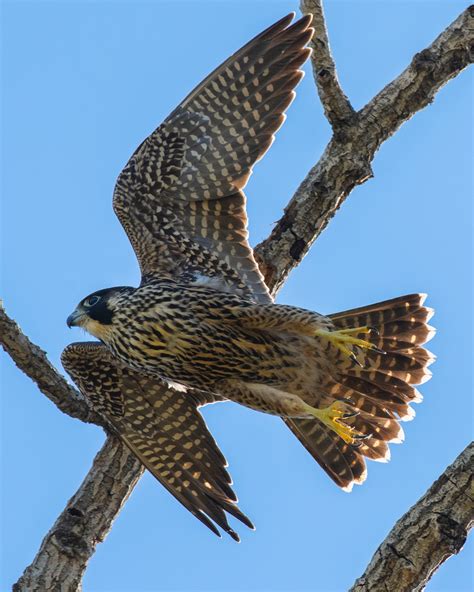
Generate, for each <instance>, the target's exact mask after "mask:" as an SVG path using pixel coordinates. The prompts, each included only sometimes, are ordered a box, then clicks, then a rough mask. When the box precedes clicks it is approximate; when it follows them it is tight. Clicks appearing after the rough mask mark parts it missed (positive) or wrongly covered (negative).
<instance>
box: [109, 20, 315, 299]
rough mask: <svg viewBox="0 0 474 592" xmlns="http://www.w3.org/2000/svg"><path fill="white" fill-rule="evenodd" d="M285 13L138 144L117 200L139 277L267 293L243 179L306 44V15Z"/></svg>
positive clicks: (275, 119)
mask: <svg viewBox="0 0 474 592" xmlns="http://www.w3.org/2000/svg"><path fill="white" fill-rule="evenodd" d="M293 16H294V15H293V14H290V15H288V16H286V17H284V18H282V19H281V20H280V21H278V22H277V23H275V24H274V25H273V26H271V27H270V28H268V29H267V30H266V31H264V32H263V33H261V34H260V35H258V36H257V37H255V38H254V39H253V40H252V41H250V42H249V43H247V45H245V46H244V47H243V48H242V49H240V50H239V51H238V52H236V53H235V54H234V55H233V56H231V57H230V58H229V59H228V60H227V61H225V62H224V63H223V64H222V65H221V66H219V67H218V68H217V69H216V70H214V72H212V73H211V74H210V75H209V76H208V77H207V78H206V79H205V80H204V81H203V82H202V83H201V84H199V85H198V86H197V87H196V88H195V89H194V90H193V91H192V92H191V93H190V94H189V95H188V96H187V97H186V98H185V99H184V101H183V102H182V103H181V104H180V105H179V106H178V107H177V108H176V109H175V110H174V111H173V112H172V113H171V115H170V116H169V117H168V118H167V119H166V120H165V121H164V123H163V124H162V125H160V127H158V128H157V129H156V130H155V131H154V132H153V133H152V134H151V135H150V136H149V137H148V138H147V139H146V140H145V141H144V142H143V143H142V144H141V145H140V146H139V147H138V148H137V150H136V151H135V153H134V154H133V155H132V157H131V158H130V160H129V162H128V163H127V165H126V167H125V168H124V170H123V171H122V172H121V174H120V176H119V178H118V180H117V184H116V187H115V192H114V209H115V212H116V213H117V215H118V217H119V219H120V221H121V223H122V225H123V227H124V228H125V230H126V232H127V234H128V237H129V239H130V241H131V243H132V245H133V248H134V250H135V253H136V255H137V258H138V261H139V263H140V268H141V272H142V282H146V281H147V279H149V278H150V277H153V276H156V275H161V276H163V275H165V276H168V277H171V278H175V279H178V280H180V281H189V282H203V281H204V282H207V281H208V280H209V279H210V281H211V282H210V283H211V285H214V287H216V288H220V289H223V290H240V291H241V292H242V293H243V294H246V295H248V296H251V297H253V298H254V299H256V300H258V301H261V302H269V301H270V296H269V293H268V290H267V287H266V286H265V284H264V281H263V277H262V275H261V273H260V271H259V270H258V267H257V264H256V262H255V259H254V256H253V253H252V249H251V248H250V246H249V243H248V240H247V238H248V233H247V214H246V210H245V196H244V194H243V193H242V189H243V188H244V187H245V185H246V183H247V181H248V178H249V176H250V174H251V172H252V167H253V165H254V164H255V162H256V161H257V160H259V159H260V158H261V157H262V156H263V155H264V154H265V152H266V151H267V149H268V148H269V146H270V145H271V143H272V141H273V138H274V134H275V132H276V131H277V130H278V128H279V127H280V126H281V124H282V123H283V121H284V118H285V116H284V111H285V110H286V108H287V107H288V105H289V104H290V103H291V101H292V100H293V98H294V91H293V89H294V87H295V86H296V85H297V83H298V82H299V80H300V79H301V77H302V76H303V73H302V72H301V71H300V70H299V68H300V66H301V65H302V64H303V62H304V61H305V60H306V58H307V57H308V55H309V53H310V50H309V49H308V48H306V47H305V46H306V44H307V43H308V41H309V40H310V39H311V36H312V33H313V30H312V29H311V28H309V25H310V23H311V17H303V18H302V19H300V20H299V21H297V22H296V23H294V24H293V25H290V23H291V21H292V19H293Z"/></svg>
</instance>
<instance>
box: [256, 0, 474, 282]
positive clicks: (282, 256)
mask: <svg viewBox="0 0 474 592" xmlns="http://www.w3.org/2000/svg"><path fill="white" fill-rule="evenodd" d="M309 4H310V2H303V5H302V9H303V11H304V10H307V6H309ZM311 4H314V5H316V6H318V5H319V6H320V2H314V0H312V2H311ZM320 14H321V13H320ZM315 17H316V18H315V20H316V23H317V21H318V14H316V15H315ZM319 18H321V17H319ZM321 28H322V27H320V26H318V25H317V24H316V30H320V29H321ZM327 51H329V50H328V49H327ZM314 55H315V57H314V58H313V61H314V62H316V66H315V69H316V72H318V69H319V68H318V64H317V61H318V60H319V58H317V57H316V52H315V53H314ZM473 59H474V6H470V7H469V8H467V9H466V10H465V11H464V12H462V13H461V14H460V16H459V17H458V18H457V19H456V20H455V21H454V22H453V23H452V24H451V25H450V26H449V27H448V28H447V29H445V30H444V31H443V33H441V35H440V36H439V37H438V38H437V39H436V40H435V41H434V42H433V43H432V44H431V45H430V46H429V47H427V48H426V49H424V50H423V51H421V52H419V53H417V54H416V55H415V57H414V58H413V60H412V61H411V63H410V65H409V66H408V67H407V68H406V69H405V70H404V71H403V72H402V73H401V74H400V75H399V76H398V77H397V78H396V79H395V80H394V81H393V82H391V83H390V84H388V85H387V86H386V87H385V88H384V89H383V90H382V91H381V92H380V93H379V94H378V95H377V96H375V97H374V98H373V99H372V100H371V101H370V102H369V103H368V104H367V105H366V106H365V107H364V108H363V109H361V111H359V112H358V113H355V114H354V116H353V118H352V119H351V120H350V122H349V123H348V124H347V125H343V126H340V127H338V128H336V129H335V131H334V135H333V137H332V139H331V141H330V142H329V144H328V146H327V147H326V149H325V151H324V153H323V155H322V157H321V158H320V160H319V162H318V163H317V164H316V165H315V166H314V167H313V168H312V169H311V170H310V171H309V173H308V175H307V176H306V178H305V179H304V181H303V182H302V183H301V185H300V186H299V188H298V189H297V191H296V193H295V195H294V197H293V198H292V199H291V201H290V203H289V204H288V206H287V207H286V208H285V213H284V215H283V217H282V218H281V219H280V220H279V221H278V222H277V224H276V226H275V228H274V229H273V231H272V233H271V235H270V236H269V238H267V239H266V240H265V241H263V242H262V243H260V244H259V245H258V247H257V249H256V251H257V255H258V258H259V262H260V264H261V267H262V270H263V271H264V273H265V279H266V281H267V283H268V284H269V285H270V286H271V287H272V289H273V290H274V291H276V290H278V289H279V288H280V287H281V285H282V284H283V282H284V281H285V279H286V278H287V276H288V274H289V273H290V271H291V270H292V269H293V268H294V267H296V266H297V265H298V264H299V263H300V262H301V260H302V258H303V257H304V255H305V254H306V253H307V251H308V249H309V248H310V246H311V245H312V244H313V242H314V241H315V239H316V238H317V237H318V236H319V235H320V234H321V232H322V231H323V230H324V229H325V228H326V226H327V224H328V222H329V220H330V219H331V218H332V217H333V216H334V214H335V213H336V211H337V210H338V208H339V207H340V206H341V204H342V202H343V201H344V200H345V199H346V197H347V196H348V195H349V193H350V192H351V191H352V190H353V189H354V187H355V186H356V185H360V184H362V183H364V182H365V181H367V179H369V178H370V177H372V168H371V162H372V160H373V158H374V155H375V152H376V151H377V150H378V148H379V147H380V145H381V144H382V143H383V142H384V141H385V140H386V139H387V138H389V137H390V136H391V135H392V134H394V133H395V132H396V131H397V129H398V128H399V127H400V126H401V125H402V123H404V122H405V121H407V120H408V119H410V118H411V117H412V116H413V115H414V114H415V113H416V112H417V111H419V110H420V109H423V108H424V107H426V106H427V105H429V104H430V103H431V102H432V101H433V99H434V97H435V95H436V93H437V92H438V91H439V90H440V88H441V87H442V86H444V85H445V84H446V83H447V82H448V81H449V80H451V79H452V78H453V77H454V76H456V75H457V74H459V72H461V70H463V69H464V68H465V67H466V66H468V65H469V64H470V63H472V61H473ZM320 86H321V85H320ZM320 92H321V91H320ZM323 96H324V93H323ZM325 100H326V99H325ZM326 102H327V101H326ZM331 104H334V102H333V103H331Z"/></svg>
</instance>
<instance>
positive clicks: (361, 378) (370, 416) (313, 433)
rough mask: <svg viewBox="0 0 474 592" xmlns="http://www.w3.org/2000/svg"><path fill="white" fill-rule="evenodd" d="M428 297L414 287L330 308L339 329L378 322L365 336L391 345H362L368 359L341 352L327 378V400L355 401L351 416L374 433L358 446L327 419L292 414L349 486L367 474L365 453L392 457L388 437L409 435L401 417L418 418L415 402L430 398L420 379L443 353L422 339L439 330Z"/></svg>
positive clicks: (317, 454)
mask: <svg viewBox="0 0 474 592" xmlns="http://www.w3.org/2000/svg"><path fill="white" fill-rule="evenodd" d="M425 298H426V295H425V294H410V295H408V296H401V297H399V298H394V299H393V300H388V301H385V302H380V303H378V304H372V305H370V306H365V307H363V308H357V309H353V310H348V311H344V312H340V313H336V314H333V315H329V318H330V319H331V320H332V322H333V323H334V325H335V329H336V330H340V329H352V328H355V327H371V328H373V329H375V331H373V332H372V333H371V334H370V336H369V337H367V335H361V338H363V339H365V340H367V341H370V342H371V343H373V344H374V345H375V346H376V347H377V348H378V349H379V350H383V351H384V352H385V353H380V352H379V351H373V350H365V349H364V350H363V351H360V350H359V351H358V352H357V358H358V360H359V362H360V364H361V365H360V366H359V365H358V364H356V363H355V362H354V361H353V360H351V359H350V358H348V357H347V356H345V355H343V354H342V353H340V352H337V353H336V354H335V358H334V359H335V368H334V372H333V373H331V374H332V376H330V377H328V382H327V386H326V388H327V390H326V393H327V395H328V397H327V399H326V402H329V403H330V402H331V401H335V400H340V399H344V400H346V401H350V404H351V406H352V407H353V408H354V411H357V412H358V414H357V415H356V416H355V417H354V418H352V419H350V420H348V423H350V424H351V426H352V427H353V428H354V429H355V430H357V432H360V433H362V434H365V435H366V436H367V438H366V439H363V440H360V442H359V443H358V444H357V445H353V446H351V445H348V444H346V443H345V442H344V441H343V440H342V439H341V438H340V437H339V436H338V435H337V434H336V433H335V432H333V431H331V430H328V429H327V428H325V427H324V426H322V425H321V424H320V423H319V422H316V423H317V425H315V422H311V420H286V423H287V425H288V426H289V427H290V429H291V430H292V431H293V432H294V433H295V435H296V436H297V437H298V438H299V439H300V441H301V442H302V443H303V445H304V446H305V447H306V448H307V450H308V451H309V452H310V454H311V455H312V456H313V457H314V458H315V460H316V461H317V462H318V463H319V464H320V465H321V466H322V468H323V469H324V470H325V471H326V472H327V473H328V475H329V476H330V477H331V478H332V479H333V480H334V481H335V482H336V483H337V485H339V486H340V487H342V488H344V489H345V490H350V489H351V488H352V485H353V484H354V483H356V484H360V483H362V482H363V481H364V480H365V477H366V469H365V460H364V458H369V459H371V460H375V461H381V462H386V461H388V460H389V459H390V451H389V448H388V443H389V442H394V443H395V442H402V441H403V439H404V434H403V429H402V427H401V426H400V423H399V422H400V421H408V420H411V419H413V417H414V416H415V412H414V410H413V409H412V408H411V407H410V404H411V403H418V402H420V401H421V400H422V397H421V395H420V393H419V392H418V390H417V389H416V388H415V385H418V384H422V383H424V382H426V381H427V380H428V379H429V378H430V377H431V372H430V370H429V369H428V366H430V364H432V363H433V361H434V359H435V357H434V356H433V355H432V354H431V353H430V352H429V351H427V350H426V349H425V348H424V347H422V345H423V344H424V343H426V342H427V341H429V340H430V339H431V338H432V336H433V335H434V329H433V328H432V327H430V326H429V325H428V321H429V319H430V318H431V317H432V315H433V310H432V309H430V308H427V307H425V306H424V305H423V303H424V301H425Z"/></svg>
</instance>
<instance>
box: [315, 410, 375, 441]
mask: <svg viewBox="0 0 474 592" xmlns="http://www.w3.org/2000/svg"><path fill="white" fill-rule="evenodd" d="M306 407H307V408H306V411H307V413H308V414H309V415H312V416H313V417H315V418H316V419H319V421H321V422H322V423H323V424H324V425H325V426H327V427H328V428H330V429H331V430H332V431H333V432H336V434H337V435H338V436H340V437H341V438H342V439H343V440H344V442H346V444H356V443H357V441H358V440H363V439H365V438H367V435H366V434H363V433H362V432H359V431H357V430H356V429H355V428H353V427H352V426H350V425H349V424H348V423H347V420H348V419H350V418H351V417H355V416H356V415H358V413H359V412H358V411H354V409H353V408H352V407H350V406H349V405H348V404H347V403H345V402H344V401H334V403H332V404H331V405H329V407H324V408H322V409H317V408H316V407H311V405H307V406H306Z"/></svg>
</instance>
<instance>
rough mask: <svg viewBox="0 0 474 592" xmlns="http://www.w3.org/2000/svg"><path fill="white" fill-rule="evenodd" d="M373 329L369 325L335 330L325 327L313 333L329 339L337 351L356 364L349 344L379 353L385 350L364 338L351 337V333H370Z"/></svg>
mask: <svg viewBox="0 0 474 592" xmlns="http://www.w3.org/2000/svg"><path fill="white" fill-rule="evenodd" d="M372 331H374V329H371V328H370V327H353V328H351V329H339V330H337V331H326V330H325V329H320V330H318V331H316V333H315V335H317V336H319V337H324V338H325V339H327V340H328V341H330V342H331V343H332V344H333V345H334V346H335V347H337V349H338V350H339V351H341V352H342V353H343V354H344V355H346V356H348V357H350V358H352V359H353V360H354V361H355V362H357V363H358V364H360V363H359V361H358V360H357V358H356V357H355V354H354V352H353V351H352V349H351V348H350V346H351V345H352V346H355V347H360V348H361V349H368V350H371V351H375V352H377V353H379V354H384V353H385V352H384V351H383V350H381V349H379V348H378V347H377V346H375V345H374V344H373V343H370V341H367V340H365V339H359V338H358V337H353V335H359V334H361V333H362V334H365V335H367V334H368V333H372Z"/></svg>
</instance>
